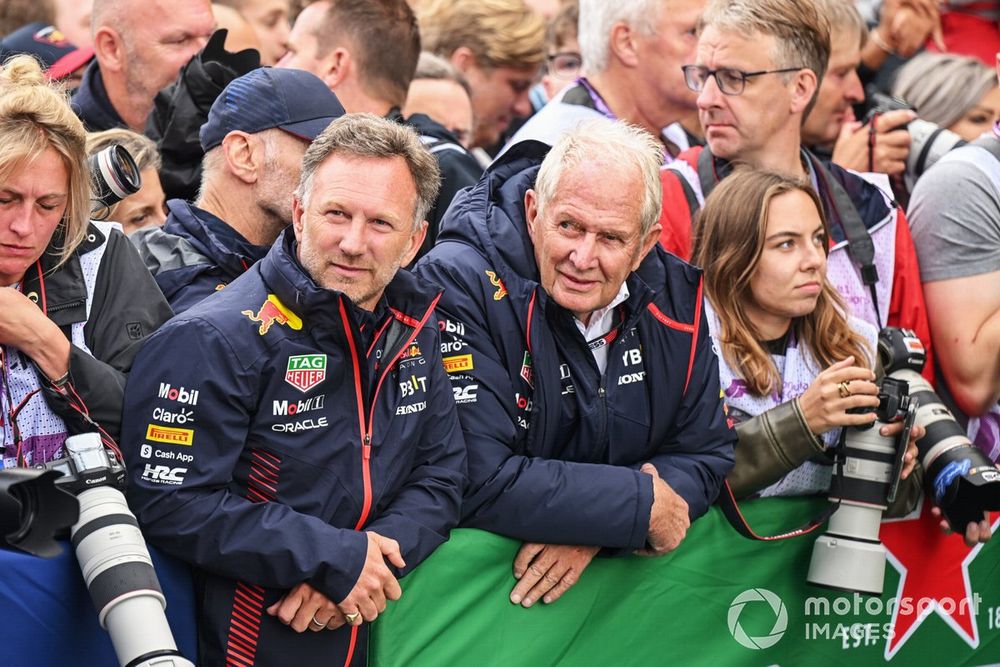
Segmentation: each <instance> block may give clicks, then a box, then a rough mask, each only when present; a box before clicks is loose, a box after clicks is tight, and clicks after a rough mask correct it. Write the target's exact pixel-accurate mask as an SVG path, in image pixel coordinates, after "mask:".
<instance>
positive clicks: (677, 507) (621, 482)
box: [415, 120, 736, 607]
mask: <svg viewBox="0 0 1000 667" xmlns="http://www.w3.org/2000/svg"><path fill="white" fill-rule="evenodd" d="M547 149H548V147H547V146H545V145H544V144H540V143H538V142H525V143H523V144H521V145H519V146H515V147H514V148H513V149H511V150H510V151H508V152H507V153H506V154H505V155H504V156H503V157H501V158H500V159H499V160H498V161H497V162H496V163H495V164H494V165H493V166H492V167H491V168H490V169H489V170H488V171H487V172H486V175H485V176H484V177H483V179H482V180H481V181H480V182H479V184H478V185H476V187H475V188H472V189H471V190H465V191H463V192H462V193H460V194H459V196H458V197H457V198H456V201H455V203H454V204H453V205H452V207H451V208H450V209H449V212H448V215H446V216H445V219H444V222H443V223H442V228H441V233H440V236H439V240H438V244H437V245H436V246H435V247H434V249H433V250H431V252H430V253H429V254H428V255H427V256H426V257H424V258H423V259H422V260H421V261H420V262H418V264H417V267H416V269H415V270H416V272H417V273H418V275H420V276H421V277H425V278H427V279H429V280H431V281H433V282H435V283H436V284H439V285H441V286H443V287H444V288H445V291H444V295H443V296H442V299H441V301H440V303H439V306H438V317H439V325H440V329H441V331H442V341H441V349H442V350H443V352H444V365H445V370H447V371H448V373H449V375H450V377H451V381H452V388H453V390H454V394H455V400H456V403H457V404H458V412H459V418H460V419H461V422H462V430H463V432H464V434H465V440H466V443H467V446H468V458H469V485H468V487H467V488H466V493H465V498H464V500H463V521H464V523H465V525H468V526H472V527H476V528H482V529H485V530H490V531H493V532H496V533H499V534H502V535H507V536H509V537H513V538H516V539H521V540H524V542H525V544H524V546H523V547H522V548H521V550H520V552H519V553H518V556H517V557H516V559H515V562H514V575H515V576H516V577H517V578H518V579H519V581H518V583H517V585H516V586H515V588H514V590H513V591H512V592H511V594H510V599H511V602H513V603H515V604H522V605H524V606H526V607H527V606H531V605H532V604H534V603H535V602H537V601H539V600H541V601H544V602H552V601H554V600H555V599H557V598H558V597H559V596H560V595H561V594H562V593H563V592H565V591H566V590H567V589H568V588H569V587H570V586H572V585H573V583H574V582H576V580H577V579H578V578H579V576H580V574H581V572H582V571H583V570H584V568H586V567H587V565H588V564H589V563H590V560H591V559H592V558H593V556H594V555H595V554H596V553H597V551H599V550H600V549H601V548H606V549H614V550H622V551H634V550H640V551H645V552H650V553H654V554H663V553H666V552H668V551H670V550H672V549H674V548H675V547H676V546H677V545H678V544H679V543H680V542H681V540H682V539H683V538H684V535H685V533H686V530H687V527H688V525H689V523H690V521H693V520H694V519H696V518H697V517H699V516H701V515H702V514H704V513H705V511H706V510H707V509H708V506H709V504H710V503H711V502H712V501H713V500H714V499H715V497H716V495H717V493H718V490H719V486H720V484H721V483H722V479H723V478H724V477H725V475H726V473H727V472H728V471H729V468H730V467H731V466H732V460H733V458H732V457H733V442H734V441H735V437H736V436H735V434H734V432H733V431H732V429H731V428H730V427H729V426H728V424H727V420H726V417H725V415H724V410H723V404H722V401H721V398H720V391H719V378H718V375H717V373H718V361H717V359H716V356H715V354H714V353H713V351H712V348H711V342H710V340H709V338H708V331H707V327H706V325H705V316H704V313H703V312H702V306H701V304H702V298H701V272H700V271H699V270H698V269H696V268H694V267H692V266H689V265H687V264H685V263H684V262H682V261H680V260H678V259H677V258H676V257H673V256H671V255H668V254H667V253H666V252H664V251H663V250H662V249H660V248H658V247H656V248H655V249H654V246H656V240H657V237H658V235H659V231H660V226H659V224H658V223H657V217H658V216H659V211H660V197H661V189H660V186H659V176H658V173H659V169H660V165H661V161H662V153H661V150H660V145H659V144H658V143H657V142H656V141H655V140H654V139H653V137H652V136H651V135H650V134H648V133H647V132H644V131H642V130H639V129H637V128H635V127H631V126H628V125H626V124H625V123H621V122H616V123H612V122H609V121H607V120H595V121H590V122H587V123H584V124H582V125H581V126H580V127H579V128H576V129H573V130H570V131H568V132H567V133H566V134H564V135H563V136H562V137H561V138H560V139H559V140H558V141H557V142H556V145H555V146H554V147H553V148H552V149H551V152H549V154H548V155H547V156H546V157H545V158H544V161H543V160H542V157H543V156H544V155H545V152H546V150H547ZM539 163H541V164H540V165H539ZM536 176H537V178H536ZM522 205H523V206H522Z"/></svg>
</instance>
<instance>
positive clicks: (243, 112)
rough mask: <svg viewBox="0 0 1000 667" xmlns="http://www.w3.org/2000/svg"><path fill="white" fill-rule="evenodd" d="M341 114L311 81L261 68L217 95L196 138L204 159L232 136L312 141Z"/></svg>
mask: <svg viewBox="0 0 1000 667" xmlns="http://www.w3.org/2000/svg"><path fill="white" fill-rule="evenodd" d="M345 113H346V112H345V111H344V107H343V106H342V105H341V104H340V100H338V99H337V96H336V95H334V94H333V92H331V91H330V89H329V88H327V87H326V84H325V83H323V82H322V81H321V80H320V79H319V77H317V76H316V75H314V74H311V73H309V72H305V71H303V70H296V69H276V68H273V67H260V68H258V69H255V70H253V71H251V72H249V73H247V74H244V75H243V76H241V77H239V78H237V79H233V80H232V81H231V82H230V83H229V85H228V86H226V88H225V89H224V90H223V91H222V93H220V94H219V97H218V98H216V100H215V102H214V103H213V104H212V108H211V109H210V110H209V112H208V120H207V121H205V124H204V125H202V126H201V132H200V134H199V137H200V139H201V147H202V150H204V151H205V152H206V153H207V152H208V151H209V150H211V149H213V148H215V147H216V146H218V145H219V144H221V143H222V140H223V139H224V138H225V136H226V135H227V134H229V133H230V132H232V131H234V130H240V131H242V132H247V133H249V134H254V133H257V132H262V131H264V130H269V129H271V128H275V127H277V128H280V129H282V130H284V131H285V132H289V133H291V134H294V135H295V136H297V137H301V138H302V139H305V140H306V141H312V140H313V139H315V138H316V137H317V136H318V135H319V133H320V132H322V131H323V130H325V129H326V126H327V125H329V124H330V122H331V121H333V120H335V119H336V118H339V117H340V116H343V115H344V114H345Z"/></svg>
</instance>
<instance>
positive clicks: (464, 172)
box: [406, 113, 483, 261]
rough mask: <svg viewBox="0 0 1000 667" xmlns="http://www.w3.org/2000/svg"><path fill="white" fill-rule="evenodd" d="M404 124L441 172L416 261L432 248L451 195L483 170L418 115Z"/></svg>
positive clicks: (444, 133) (438, 126)
mask: <svg viewBox="0 0 1000 667" xmlns="http://www.w3.org/2000/svg"><path fill="white" fill-rule="evenodd" d="M406 122H407V124H408V125H410V127H412V128H413V129H415V130H416V131H417V132H419V133H420V139H421V140H422V141H423V142H424V146H426V147H427V150H429V151H430V152H431V153H432V154H433V155H434V157H435V158H437V162H438V167H440V168H441V189H440V190H439V191H438V196H437V199H436V200H435V201H434V206H433V208H431V210H430V211H429V212H428V213H427V223H428V225H427V236H426V237H425V238H424V243H423V245H421V246H420V251H419V252H418V253H417V256H416V259H420V258H421V257H423V256H424V255H425V254H427V251H429V250H430V249H431V248H433V247H434V242H435V241H436V240H437V236H438V229H439V228H440V226H441V220H442V219H443V218H444V214H445V213H447V212H448V207H449V206H450V205H451V202H452V200H453V199H454V198H455V195H457V194H458V193H459V191H460V190H462V189H464V188H467V187H470V186H473V185H475V184H476V183H477V182H478V181H479V178H480V177H481V176H482V175H483V168H482V167H481V166H479V163H478V162H477V161H476V158H474V157H472V154H471V153H469V151H467V150H465V148H463V147H462V145H461V144H460V143H458V139H456V138H455V135H453V134H452V133H451V132H449V131H448V130H447V128H445V127H444V126H443V125H441V124H440V123H438V122H436V121H434V120H432V119H431V118H430V117H428V116H425V115H424V114H421V113H418V114H413V115H412V116H410V117H409V118H408V119H406ZM416 259H415V260H414V261H416Z"/></svg>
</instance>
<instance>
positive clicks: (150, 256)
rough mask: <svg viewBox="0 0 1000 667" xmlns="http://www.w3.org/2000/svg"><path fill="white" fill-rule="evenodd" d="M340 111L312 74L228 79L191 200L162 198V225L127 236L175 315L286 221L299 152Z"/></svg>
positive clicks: (242, 266) (221, 283) (216, 285)
mask: <svg viewBox="0 0 1000 667" xmlns="http://www.w3.org/2000/svg"><path fill="white" fill-rule="evenodd" d="M343 114H344V108H343V107H342V106H341V105H340V102H339V101H338V100H337V96H336V95H334V94H333V93H332V92H330V90H329V89H328V88H327V87H326V85H325V84H324V83H323V82H322V81H321V80H320V79H318V78H317V77H316V76H314V75H312V74H309V73H308V72H303V71H299V70H281V69H270V68H262V69H256V70H254V71H252V72H250V73H249V74H246V75H244V76H241V77H239V78H238V79H235V80H234V81H232V82H231V83H230V84H229V85H228V86H226V88H225V90H223V91H222V94H221V95H219V97H218V99H216V101H215V103H214V104H213V105H212V108H211V110H210V111H209V114H208V121H207V122H206V123H205V124H204V125H202V128H201V146H202V148H203V149H204V150H205V160H204V163H203V167H204V169H203V172H202V180H201V191H200V192H199V195H198V199H197V200H196V201H195V203H194V204H190V203H188V202H185V201H183V200H180V199H172V200H170V201H168V202H167V208H169V209H170V215H169V216H167V222H166V224H165V225H164V226H163V228H162V229H153V230H150V231H149V232H143V233H141V234H137V235H136V236H135V237H133V242H134V243H135V244H136V246H137V247H138V248H139V252H140V254H141V255H142V257H143V259H144V260H145V262H146V266H148V267H149V269H150V271H152V272H153V275H154V276H156V282H157V283H158V284H159V285H160V289H162V290H163V293H164V295H165V296H166V297H167V300H168V301H169V302H170V305H171V307H172V308H173V309H174V312H175V313H181V312H183V311H185V310H187V309H188V308H190V307H191V306H193V305H194V304H196V303H198V302H199V301H201V300H202V299H204V298H205V297H206V296H208V295H209V294H212V293H213V292H215V291H217V290H219V289H221V288H223V287H225V286H226V285H228V284H229V283H230V282H231V281H232V280H234V279H235V278H237V277H238V276H240V275H241V274H242V273H243V272H244V271H246V270H247V269H248V268H250V266H251V265H252V264H254V262H256V261H257V260H258V259H260V258H261V257H263V256H264V255H265V254H266V253H267V251H268V249H269V248H270V246H271V244H272V243H274V240H275V239H276V238H277V237H278V234H279V233H280V232H281V231H282V230H283V229H285V227H287V226H288V225H289V224H291V222H292V193H293V192H294V190H295V186H296V184H297V183H298V180H299V173H300V172H301V163H302V156H303V155H305V152H306V148H308V147H309V144H310V143H311V142H312V140H313V139H315V138H316V136H317V135H319V133H320V132H322V131H323V129H325V128H326V126H327V125H329V124H330V122H331V121H332V120H334V119H335V118H338V117H339V116H341V115H343Z"/></svg>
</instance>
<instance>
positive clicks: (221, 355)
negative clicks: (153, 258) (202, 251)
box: [122, 319, 367, 601]
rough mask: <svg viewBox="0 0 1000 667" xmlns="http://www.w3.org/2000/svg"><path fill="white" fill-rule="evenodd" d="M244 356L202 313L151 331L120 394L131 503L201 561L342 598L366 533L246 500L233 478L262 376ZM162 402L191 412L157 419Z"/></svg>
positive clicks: (242, 459) (156, 533) (170, 542)
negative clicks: (186, 421)
mask: <svg viewBox="0 0 1000 667" xmlns="http://www.w3.org/2000/svg"><path fill="white" fill-rule="evenodd" d="M242 359H243V355H241V354H239V353H238V352H237V350H235V349H234V348H233V347H232V346H231V345H230V343H229V342H228V340H227V339H226V338H225V337H224V336H223V334H222V333H221V332H220V331H219V330H218V329H216V328H215V327H214V326H213V325H211V324H209V323H208V322H205V321H204V320H198V319H190V320H188V319H184V320H175V321H174V322H173V323H171V324H170V325H168V326H166V327H165V328H164V329H162V330H161V331H159V332H158V333H157V334H156V335H155V336H153V337H152V338H150V340H149V341H148V342H147V344H146V345H145V346H144V347H143V349H142V351H141V352H140V353H139V356H138V357H137V358H136V362H135V365H134V367H133V372H132V374H131V375H130V379H129V384H128V392H127V394H126V399H125V420H124V425H123V437H122V451H123V453H124V454H125V460H126V462H127V464H128V469H129V504H130V506H131V507H132V509H133V511H134V512H135V514H136V516H137V517H138V519H139V522H140V524H141V525H142V527H143V531H144V533H145V535H146V537H147V538H148V539H149V540H150V541H151V542H152V543H154V544H156V545H157V546H159V547H161V548H163V549H164V550H165V551H167V552H169V553H171V554H172V555H174V556H177V557H179V558H181V559H183V560H186V561H188V562H189V563H192V564H194V565H195V566H197V567H199V568H201V569H204V570H207V571H209V572H213V573H215V574H218V575H220V576H225V577H230V578H235V579H240V580H242V581H246V582H248V583H253V584H258V585H262V586H266V587H272V588H291V587H292V586H295V585H296V584H298V583H300V582H302V581H309V582H310V583H311V584H312V585H314V586H316V587H317V588H318V589H319V590H320V591H322V592H323V593H324V594H325V595H327V596H328V597H330V598H331V599H333V600H335V601H340V600H343V599H344V598H345V597H346V596H347V594H348V593H349V592H350V590H351V589H352V588H353V587H354V584H355V582H356V581H357V579H358V576H359V575H360V573H361V570H362V567H363V565H364V562H365V556H366V553H367V538H366V537H365V535H364V533H362V532H358V531H354V530H345V529H341V528H336V527H334V526H331V525H330V524H328V523H327V522H325V521H323V520H322V519H320V518H318V517H315V516H311V515H309V514H303V513H300V512H298V511H295V510H294V509H293V508H291V507H289V506H288V505H285V504H283V503H278V502H251V501H250V500H249V499H247V498H246V497H244V496H243V495H242V494H240V493H239V492H238V491H237V488H236V486H235V484H234V483H233V479H234V472H235V470H236V469H237V467H238V466H241V465H243V466H246V465H249V464H248V463H247V460H248V459H249V460H253V459H254V447H253V444H252V443H248V441H247V438H248V432H249V427H250V424H251V422H252V420H253V415H254V413H255V412H256V411H257V405H256V403H257V396H258V394H259V391H258V389H259V383H260V382H261V373H260V370H259V368H258V367H257V366H256V365H254V364H252V363H247V362H243V361H241V360H242ZM170 392H173V394H172V396H173V399H174V400H171V393H170ZM158 410H168V411H170V412H174V413H176V412H178V411H180V410H183V411H185V414H188V413H190V418H191V419H193V423H190V425H189V426H184V427H178V425H177V424H176V423H174V424H171V425H170V427H168V428H165V427H164V426H163V422H162V421H161V420H158V419H157V418H156V417H157V415H159V414H160V413H159V412H158ZM157 428H160V429H161V431H160V432H161V433H162V432H164V431H166V433H167V434H168V437H166V438H164V437H162V436H159V435H158V434H157V433H156V429H157ZM249 474H250V475H251V476H253V475H254V474H256V473H254V472H253V468H252V467H251V472H250V473H249ZM264 483H265V484H266V482H264Z"/></svg>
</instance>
